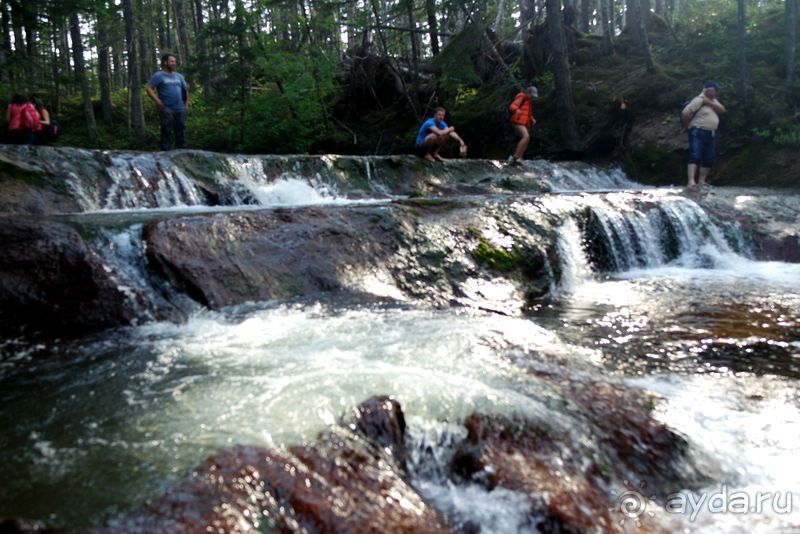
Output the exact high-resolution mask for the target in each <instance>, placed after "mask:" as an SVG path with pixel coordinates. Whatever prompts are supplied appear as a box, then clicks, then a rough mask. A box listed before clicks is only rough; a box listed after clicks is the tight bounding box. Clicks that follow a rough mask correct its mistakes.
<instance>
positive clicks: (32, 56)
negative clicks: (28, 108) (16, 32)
mask: <svg viewBox="0 0 800 534" xmlns="http://www.w3.org/2000/svg"><path fill="white" fill-rule="evenodd" d="M36 6H37V3H36V2H24V3H23V4H22V24H23V27H24V29H25V55H26V56H27V58H28V60H27V61H26V62H25V73H26V74H27V76H28V80H29V83H30V82H31V81H34V80H37V79H38V75H37V72H36V66H37V65H36V59H37V58H38V53H37V51H36V41H37V39H36V16H37V15H36V11H35V10H36Z"/></svg>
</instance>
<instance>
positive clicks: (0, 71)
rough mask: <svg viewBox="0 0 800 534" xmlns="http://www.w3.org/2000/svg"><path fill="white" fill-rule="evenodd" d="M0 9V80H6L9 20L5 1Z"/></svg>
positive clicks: (9, 48) (8, 53) (9, 34)
mask: <svg viewBox="0 0 800 534" xmlns="http://www.w3.org/2000/svg"><path fill="white" fill-rule="evenodd" d="M0 11H1V12H0V17H1V18H2V25H3V33H2V39H3V43H2V45H1V46H0V81H4V82H7V81H8V80H9V79H10V77H11V76H10V74H9V70H8V65H7V64H6V62H7V61H9V60H10V59H11V20H10V17H9V16H8V10H7V9H6V4H5V2H3V3H2V4H0ZM12 72H13V71H12Z"/></svg>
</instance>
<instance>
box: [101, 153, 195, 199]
mask: <svg viewBox="0 0 800 534" xmlns="http://www.w3.org/2000/svg"><path fill="white" fill-rule="evenodd" d="M110 159H111V165H110V166H109V167H108V168H107V169H106V172H107V174H108V177H109V178H110V180H111V186H110V187H109V189H108V191H107V193H106V195H105V199H104V201H103V204H102V206H101V207H102V209H106V210H110V209H120V208H122V209H141V208H163V207H174V206H199V205H203V204H206V199H205V196H204V195H203V193H202V191H201V190H200V189H199V188H198V187H197V185H195V183H194V182H193V181H192V180H191V179H190V178H189V177H188V176H187V175H186V173H185V172H184V171H183V169H181V168H180V167H179V166H177V165H175V164H174V163H173V162H172V161H170V160H169V159H168V158H159V157H154V156H153V155H150V154H137V155H134V156H132V157H131V156H130V155H114V156H111V158H110Z"/></svg>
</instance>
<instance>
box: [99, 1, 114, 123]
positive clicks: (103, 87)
mask: <svg viewBox="0 0 800 534" xmlns="http://www.w3.org/2000/svg"><path fill="white" fill-rule="evenodd" d="M107 25H108V13H106V12H105V9H98V10H97V79H98V80H99V82H100V109H101V110H102V113H103V122H104V123H105V124H106V125H111V110H112V105H111V54H110V53H109V51H108V28H107Z"/></svg>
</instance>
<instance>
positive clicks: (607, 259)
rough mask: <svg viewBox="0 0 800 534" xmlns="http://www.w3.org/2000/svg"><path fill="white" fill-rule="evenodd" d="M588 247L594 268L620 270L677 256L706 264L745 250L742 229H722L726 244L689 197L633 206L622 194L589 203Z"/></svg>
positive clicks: (686, 261)
mask: <svg viewBox="0 0 800 534" xmlns="http://www.w3.org/2000/svg"><path fill="white" fill-rule="evenodd" d="M587 227H588V230H587V232H588V233H589V234H590V236H589V240H590V241H592V244H591V246H592V247H595V248H596V249H599V250H596V251H595V252H596V257H597V258H598V259H599V260H600V265H599V267H600V268H601V269H603V270H611V271H625V270H629V269H633V268H640V267H654V266H658V265H662V264H664V263H667V262H668V261H676V262H677V263H680V264H682V265H697V266H701V265H704V264H707V263H708V261H713V260H712V259H711V258H710V256H709V251H713V256H715V257H716V256H720V255H735V254H736V253H745V254H747V249H746V245H745V239H744V237H743V233H742V231H741V229H739V228H737V227H736V226H730V227H728V228H727V230H728V234H730V235H731V236H732V238H731V241H733V243H734V244H735V245H736V246H737V247H738V250H737V251H734V249H733V248H732V247H731V244H730V243H729V242H728V239H727V237H726V234H725V233H724V232H723V229H722V228H721V227H720V225H719V224H718V223H716V222H714V221H712V220H711V218H710V217H709V216H708V215H707V214H706V213H705V212H704V211H703V210H702V208H700V206H698V205H697V204H696V203H695V202H693V201H692V200H689V199H685V198H680V197H671V198H670V197H666V198H662V199H660V201H659V202H658V205H657V206H647V207H645V208H644V209H641V210H640V209H637V207H636V206H635V204H631V203H630V201H629V200H627V199H626V198H625V197H624V196H619V197H617V196H614V195H610V196H608V197H607V198H605V199H603V200H602V201H600V202H593V203H592V204H591V207H590V216H589V221H588V222H587Z"/></svg>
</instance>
